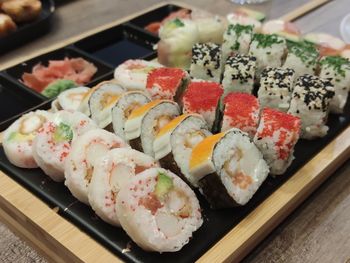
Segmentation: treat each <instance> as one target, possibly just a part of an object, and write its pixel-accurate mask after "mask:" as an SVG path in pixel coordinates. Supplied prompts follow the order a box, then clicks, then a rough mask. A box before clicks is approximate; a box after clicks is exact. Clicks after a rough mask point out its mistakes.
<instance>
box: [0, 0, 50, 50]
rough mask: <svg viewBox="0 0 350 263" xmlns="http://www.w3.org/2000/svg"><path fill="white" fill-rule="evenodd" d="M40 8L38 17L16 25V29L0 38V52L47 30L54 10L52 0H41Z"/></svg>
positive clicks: (23, 42) (21, 43)
mask: <svg viewBox="0 0 350 263" xmlns="http://www.w3.org/2000/svg"><path fill="white" fill-rule="evenodd" d="M41 3H42V10H41V13H40V15H39V17H38V18H37V19H36V20H34V21H32V22H30V23H23V24H19V25H17V30H16V31H14V32H12V33H10V34H9V35H8V36H5V37H2V38H0V54H2V53H5V52H7V51H9V50H11V49H14V48H16V47H18V46H20V45H23V44H25V43H27V42H29V41H30V40H32V39H35V38H37V37H39V36H41V35H43V34H46V33H47V32H49V30H50V28H51V22H52V17H53V14H54V11H55V4H54V2H53V0H41Z"/></svg>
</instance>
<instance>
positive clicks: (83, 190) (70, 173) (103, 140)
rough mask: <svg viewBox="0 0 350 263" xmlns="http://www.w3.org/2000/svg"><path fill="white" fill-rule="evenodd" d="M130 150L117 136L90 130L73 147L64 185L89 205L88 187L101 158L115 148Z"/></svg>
mask: <svg viewBox="0 0 350 263" xmlns="http://www.w3.org/2000/svg"><path fill="white" fill-rule="evenodd" d="M121 147H124V148H130V146H129V145H128V144H126V143H125V142H124V141H123V140H122V139H121V138H119V137H118V136H117V135H115V134H113V133H111V132H108V131H105V130H102V129H95V130H90V131H87V132H86V133H84V134H83V135H81V136H79V137H78V138H77V139H76V140H75V141H74V142H73V143H72V145H71V150H70V152H69V154H68V156H67V158H66V161H65V166H64V177H65V182H64V184H65V185H66V186H67V187H68V189H69V190H70V192H71V193H72V195H73V196H75V197H76V198H77V199H78V200H79V201H81V202H83V203H85V204H87V205H88V204H89V201H88V186H89V184H90V181H91V177H92V173H93V171H94V168H95V166H96V164H97V160H98V158H99V157H100V156H104V155H105V154H107V152H108V151H109V150H111V149H114V148H121Z"/></svg>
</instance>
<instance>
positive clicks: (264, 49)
mask: <svg viewBox="0 0 350 263" xmlns="http://www.w3.org/2000/svg"><path fill="white" fill-rule="evenodd" d="M286 50H287V43H286V40H285V39H284V38H283V37H280V36H277V35H264V34H254V35H253V39H252V42H251V44H250V48H249V55H250V56H254V57H256V67H257V70H256V76H257V77H259V76H260V74H261V72H262V70H263V69H264V68H266V67H268V66H269V67H280V66H281V65H282V59H283V57H284V56H285V53H286Z"/></svg>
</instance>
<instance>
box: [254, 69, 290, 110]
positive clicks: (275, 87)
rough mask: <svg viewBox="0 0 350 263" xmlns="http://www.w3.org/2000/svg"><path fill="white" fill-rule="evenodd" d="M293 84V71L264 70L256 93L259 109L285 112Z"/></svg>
mask: <svg viewBox="0 0 350 263" xmlns="http://www.w3.org/2000/svg"><path fill="white" fill-rule="evenodd" d="M293 82H294V70H293V69H289V68H271V67H267V68H265V69H264V70H263V71H262V73H261V76H260V88H259V91H258V98H259V102H260V105H261V107H262V108H265V107H270V108H274V109H279V110H280V111H284V112H286V111H287V110H288V108H289V104H290V100H291V95H292V89H293Z"/></svg>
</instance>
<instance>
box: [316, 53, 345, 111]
mask: <svg viewBox="0 0 350 263" xmlns="http://www.w3.org/2000/svg"><path fill="white" fill-rule="evenodd" d="M319 76H320V78H324V79H328V80H330V82H331V83H332V85H333V86H334V91H335V95H334V97H333V99H332V100H331V103H330V111H331V112H332V113H342V112H343V109H344V106H345V104H346V101H347V99H348V93H349V91H350V60H348V59H346V58H342V57H338V56H334V57H332V56H327V57H323V58H322V60H321V61H320V74H319Z"/></svg>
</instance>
